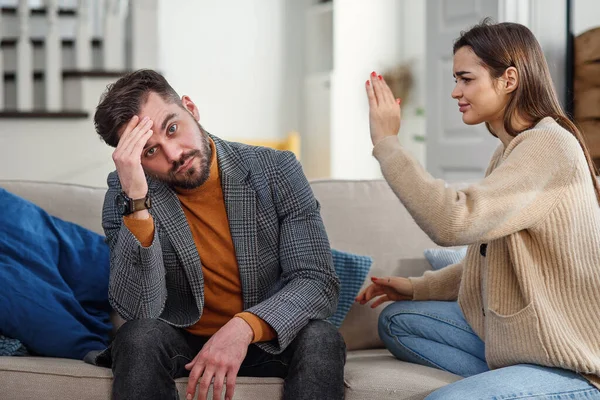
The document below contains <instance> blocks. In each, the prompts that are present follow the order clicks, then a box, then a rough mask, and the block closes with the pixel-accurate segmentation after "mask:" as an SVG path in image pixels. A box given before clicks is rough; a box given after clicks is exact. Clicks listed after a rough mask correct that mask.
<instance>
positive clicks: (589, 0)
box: [572, 0, 600, 36]
mask: <svg viewBox="0 0 600 400" xmlns="http://www.w3.org/2000/svg"><path fill="white" fill-rule="evenodd" d="M572 4H573V34H574V35H575V36H578V35H581V34H582V33H583V32H585V31H587V30H588V29H592V28H598V27H600V1H598V0H572Z"/></svg>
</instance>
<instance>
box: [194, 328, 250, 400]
mask: <svg viewBox="0 0 600 400" xmlns="http://www.w3.org/2000/svg"><path fill="white" fill-rule="evenodd" d="M253 338H254V332H253V331H252V328H251V327H250V325H248V323H247V322H246V321H244V320H243V319H242V318H239V317H234V318H232V319H231V320H230V321H229V322H228V323H226V324H225V325H224V326H223V327H222V328H221V329H219V331H218V332H217V333H215V334H214V335H213V336H212V337H211V338H210V339H209V340H208V342H206V344H205V345H204V347H203V348H202V350H200V352H199V353H198V355H197V356H196V357H194V359H193V360H192V361H191V362H190V363H189V364H187V365H186V366H185V368H186V369H187V370H190V371H191V372H190V378H189V381H188V387H187V399H188V400H189V399H193V398H194V395H195V393H196V383H197V382H198V381H199V380H200V378H201V377H202V379H201V380H200V385H199V386H198V399H199V400H206V396H207V394H208V388H209V386H210V382H211V380H212V379H213V378H214V382H213V400H220V399H221V394H222V393H223V383H224V381H225V380H226V382H227V383H226V391H225V399H226V400H232V399H233V392H234V390H235V379H236V377H237V373H238V371H239V370H240V366H241V365H242V362H243V361H244V358H246V354H247V353H248V346H249V345H250V343H252V339H253Z"/></svg>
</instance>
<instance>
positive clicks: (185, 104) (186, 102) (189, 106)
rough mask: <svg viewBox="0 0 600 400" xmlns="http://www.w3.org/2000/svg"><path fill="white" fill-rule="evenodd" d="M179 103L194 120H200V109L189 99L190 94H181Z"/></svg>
mask: <svg viewBox="0 0 600 400" xmlns="http://www.w3.org/2000/svg"><path fill="white" fill-rule="evenodd" d="M181 104H183V108H185V109H186V110H188V111H189V112H190V114H192V115H193V116H194V119H195V120H196V121H200V111H198V107H196V104H194V102H193V101H192V99H190V96H183V97H182V98H181Z"/></svg>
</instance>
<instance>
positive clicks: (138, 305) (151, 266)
mask: <svg viewBox="0 0 600 400" xmlns="http://www.w3.org/2000/svg"><path fill="white" fill-rule="evenodd" d="M119 193H121V184H120V182H119V177H118V175H117V173H116V172H112V173H111V174H110V175H109V176H108V191H107V193H106V196H105V198H104V207H103V209H102V227H103V228H104V234H105V235H106V243H107V244H108V246H109V248H110V278H109V285H108V299H109V301H110V304H111V306H112V307H113V308H114V309H115V310H116V311H117V312H118V313H119V315H121V317H123V318H124V319H125V320H131V319H141V318H158V317H159V316H160V314H161V313H162V311H163V309H164V306H165V302H166V299H167V287H166V282H165V268H164V265H163V257H162V250H161V246H160V241H159V240H158V229H154V237H153V239H152V244H151V245H150V246H149V247H143V246H142V244H141V243H140V242H139V240H138V239H137V238H136V237H135V235H134V234H133V233H132V232H131V231H130V230H129V229H128V228H127V226H125V224H124V222H123V217H122V215H121V214H119V212H118V210H117V207H116V197H117V195H118V194H119Z"/></svg>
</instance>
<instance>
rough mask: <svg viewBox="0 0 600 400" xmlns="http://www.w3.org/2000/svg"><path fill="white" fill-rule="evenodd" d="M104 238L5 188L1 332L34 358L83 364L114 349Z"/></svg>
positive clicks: (0, 221) (1, 195) (1, 199)
mask: <svg viewBox="0 0 600 400" xmlns="http://www.w3.org/2000/svg"><path fill="white" fill-rule="evenodd" d="M108 275H109V250H108V246H107V245H106V244H105V243H104V239H103V237H102V236H100V235H98V234H96V233H94V232H91V231H89V230H87V229H84V228H82V227H80V226H78V225H75V224H72V223H69V222H66V221H63V220H61V219H58V218H55V217H52V216H50V215H49V214H48V213H46V212H45V211H44V210H42V209H41V208H40V207H38V206H36V205H35V204H33V203H31V202H29V201H27V200H25V199H22V198H20V197H18V196H15V195H13V194H11V193H9V192H7V191H6V190H4V189H0V282H2V289H1V290H0V333H1V334H3V335H6V336H7V337H10V338H14V339H17V340H19V341H20V342H21V343H23V345H24V346H25V347H26V348H27V349H28V350H29V351H30V352H32V353H34V354H39V355H45V356H54V357H66V358H76V359H83V358H84V356H85V355H86V354H87V352H89V351H91V350H101V349H103V348H105V347H106V346H107V344H108V334H109V331H110V328H111V325H110V319H109V313H110V305H109V303H108Z"/></svg>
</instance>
